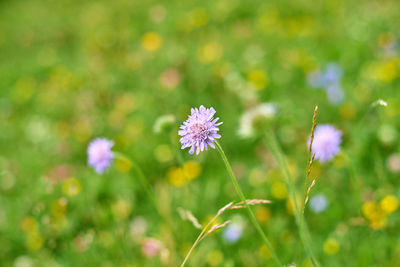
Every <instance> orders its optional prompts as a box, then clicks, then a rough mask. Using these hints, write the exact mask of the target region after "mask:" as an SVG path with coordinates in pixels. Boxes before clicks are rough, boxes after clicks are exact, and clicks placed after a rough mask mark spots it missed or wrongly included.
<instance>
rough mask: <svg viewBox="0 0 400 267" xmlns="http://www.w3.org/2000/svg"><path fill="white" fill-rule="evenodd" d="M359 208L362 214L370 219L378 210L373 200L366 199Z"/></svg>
mask: <svg viewBox="0 0 400 267" xmlns="http://www.w3.org/2000/svg"><path fill="white" fill-rule="evenodd" d="M361 209H362V213H363V214H364V216H365V217H366V218H368V219H371V218H373V217H374V216H375V214H376V213H377V212H378V205H377V204H376V203H375V202H373V201H368V202H365V203H364V204H363V205H362V208H361Z"/></svg>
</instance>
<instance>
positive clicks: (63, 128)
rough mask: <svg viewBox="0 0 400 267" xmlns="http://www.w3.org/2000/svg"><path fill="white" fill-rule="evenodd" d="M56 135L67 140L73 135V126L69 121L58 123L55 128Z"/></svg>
mask: <svg viewBox="0 0 400 267" xmlns="http://www.w3.org/2000/svg"><path fill="white" fill-rule="evenodd" d="M53 130H54V133H55V135H56V136H57V137H58V138H60V139H66V138H68V137H69V136H70V134H71V126H70V124H69V123H68V122H67V121H58V122H57V123H56V124H55V125H54V127H53Z"/></svg>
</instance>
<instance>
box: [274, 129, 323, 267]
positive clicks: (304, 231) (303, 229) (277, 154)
mask: <svg viewBox="0 0 400 267" xmlns="http://www.w3.org/2000/svg"><path fill="white" fill-rule="evenodd" d="M267 141H268V143H269V146H270V149H271V152H272V154H273V156H274V158H275V160H276V161H277V163H278V165H279V166H280V168H281V169H282V170H283V173H284V174H285V176H286V186H287V188H288V191H289V194H290V197H291V200H292V203H293V207H294V212H295V217H296V223H297V226H298V227H299V232H300V238H301V240H302V242H303V245H304V248H305V250H306V251H307V254H308V256H309V257H310V259H311V262H312V264H313V266H319V263H318V261H317V259H316V258H315V255H314V253H313V251H312V248H311V241H310V233H309V231H308V228H307V225H306V223H305V221H304V216H303V213H302V212H301V211H300V208H299V206H298V205H297V198H296V188H295V185H294V182H293V179H292V177H291V175H290V173H289V170H288V167H287V164H286V161H285V158H284V156H283V152H282V150H281V148H280V146H279V144H278V141H277V140H276V137H275V135H274V134H273V133H271V134H267Z"/></svg>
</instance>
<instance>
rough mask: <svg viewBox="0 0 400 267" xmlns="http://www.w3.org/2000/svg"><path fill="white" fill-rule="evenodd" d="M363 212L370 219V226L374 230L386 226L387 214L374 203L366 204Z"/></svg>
mask: <svg viewBox="0 0 400 267" xmlns="http://www.w3.org/2000/svg"><path fill="white" fill-rule="evenodd" d="M361 209H362V212H363V214H364V216H365V217H366V218H367V219H368V222H369V226H370V227H371V228H372V229H381V228H383V227H385V226H386V223H387V219H386V216H387V214H386V213H385V211H384V210H382V208H381V206H380V205H378V204H377V203H376V202H374V201H368V202H365V203H364V204H363V206H362V208H361Z"/></svg>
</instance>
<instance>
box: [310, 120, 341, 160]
mask: <svg viewBox="0 0 400 267" xmlns="http://www.w3.org/2000/svg"><path fill="white" fill-rule="evenodd" d="M341 142H342V132H341V131H339V130H337V129H336V128H335V127H333V126H331V125H329V124H325V125H319V126H317V127H316V128H315V133H314V141H313V144H312V153H313V154H314V153H315V159H319V160H320V161H321V162H322V163H324V162H325V161H327V160H330V159H332V158H333V157H334V156H335V155H336V154H337V153H338V152H339V151H340V148H339V145H340V143H341ZM308 143H310V140H308Z"/></svg>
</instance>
